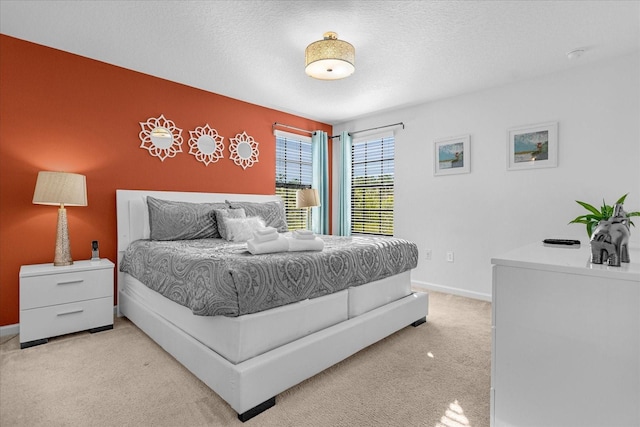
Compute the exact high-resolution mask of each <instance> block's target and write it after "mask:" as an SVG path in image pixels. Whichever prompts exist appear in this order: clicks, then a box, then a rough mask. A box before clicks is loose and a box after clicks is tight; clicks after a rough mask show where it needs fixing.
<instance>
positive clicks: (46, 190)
mask: <svg viewBox="0 0 640 427" xmlns="http://www.w3.org/2000/svg"><path fill="white" fill-rule="evenodd" d="M86 182H87V179H86V177H85V176H84V175H79V174H77V173H66V172H46V171H42V172H38V179H37V180H36V189H35V191H34V192H33V203H34V204H37V205H56V206H59V208H58V226H57V231H56V251H55V256H54V258H53V265H54V266H65V265H71V264H73V259H72V258H71V243H70V241H69V227H68V225H67V210H66V209H65V207H64V206H65V205H67V206H87V184H86Z"/></svg>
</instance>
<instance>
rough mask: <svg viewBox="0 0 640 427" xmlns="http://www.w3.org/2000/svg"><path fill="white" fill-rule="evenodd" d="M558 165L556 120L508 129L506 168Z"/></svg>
mask: <svg viewBox="0 0 640 427" xmlns="http://www.w3.org/2000/svg"><path fill="white" fill-rule="evenodd" d="M557 166H558V122H546V123H538V124H534V125H527V126H519V127H514V128H511V129H509V130H508V134H507V170H522V169H538V168H555V167H557Z"/></svg>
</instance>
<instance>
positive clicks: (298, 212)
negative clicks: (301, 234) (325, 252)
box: [274, 130, 313, 230]
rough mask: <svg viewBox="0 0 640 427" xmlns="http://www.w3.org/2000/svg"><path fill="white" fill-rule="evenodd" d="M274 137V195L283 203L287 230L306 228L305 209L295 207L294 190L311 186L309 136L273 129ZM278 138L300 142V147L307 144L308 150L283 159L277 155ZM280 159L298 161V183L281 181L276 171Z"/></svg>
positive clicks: (310, 147)
mask: <svg viewBox="0 0 640 427" xmlns="http://www.w3.org/2000/svg"><path fill="white" fill-rule="evenodd" d="M274 137H275V145H276V168H275V169H276V170H275V191H276V195H278V196H280V197H281V198H282V201H283V203H284V207H285V213H286V216H287V224H288V227H289V230H295V229H306V228H307V227H308V224H307V220H308V219H307V218H308V215H307V210H306V209H304V208H300V209H299V208H296V207H295V205H296V192H297V191H298V190H299V189H304V188H311V185H312V182H313V158H312V155H313V150H312V146H311V137H310V136H304V135H299V134H295V133H291V132H284V131H280V130H276V131H274ZM280 139H284V140H285V141H286V140H290V141H292V142H295V143H300V144H301V147H302V144H308V151H307V150H305V151H304V152H303V150H300V154H299V157H298V158H297V159H295V160H290V161H287V160H286V157H285V159H283V158H281V157H279V149H278V140H280ZM292 151H293V150H292ZM281 161H285V162H287V163H294V164H295V163H299V168H300V181H301V182H300V183H295V182H282V181H280V180H279V177H278V173H279V172H281V169H280V168H279V166H278V164H279V162H281ZM303 168H305V172H307V169H308V174H305V173H303V172H302V169H303ZM307 177H308V180H309V182H308V184H307V183H306V181H305V178H307ZM294 179H295V178H294ZM302 181H305V182H302Z"/></svg>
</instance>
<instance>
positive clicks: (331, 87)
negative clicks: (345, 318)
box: [0, 0, 640, 124]
mask: <svg viewBox="0 0 640 427" xmlns="http://www.w3.org/2000/svg"><path fill="white" fill-rule="evenodd" d="M326 31H335V32H337V33H338V35H339V38H340V39H343V40H346V41H348V42H350V43H351V44H353V45H354V46H355V48H356V72H355V73H354V74H353V75H352V76H351V77H349V78H347V79H344V80H338V81H319V80H315V79H313V78H311V77H308V76H307V75H306V74H305V73H304V49H305V47H306V46H307V45H308V44H309V43H311V42H313V41H316V40H319V39H321V38H322V34H323V33H324V32H326ZM0 32H2V33H3V34H6V35H9V36H13V37H17V38H20V39H23V40H28V41H32V42H35V43H39V44H42V45H45V46H51V47H54V48H57V49H61V50H64V51H68V52H72V53H75V54H78V55H82V56H86V57H88V58H93V59H97V60H100V61H104V62H107V63H110V64H114V65H118V66H121V67H124V68H128V69H131V70H136V71H140V72H143V73H146V74H150V75H153V76H157V77H161V78H164V79H168V80H172V81H175V82H180V83H183V84H186V85H189V86H193V87H196V88H200V89H204V90H207V91H210V92H215V93H218V94H221V95H225V96H229V97H232V98H236V99H241V100H243V101H247V102H250V103H254V104H258V105H262V106H265V107H269V108H274V109H277V110H280V111H285V112H288V113H292V114H296V115H300V116H303V117H308V118H311V119H314V120H319V121H321V122H325V123H329V124H338V123H341V122H344V121H347V120H350V119H354V118H356V117H360V116H364V115H367V114H370V113H372V112H377V111H383V110H389V109H395V108H398V107H402V106H409V105H415V104H420V103H424V102H428V101H433V100H436V99H440V98H444V97H449V96H454V95H457V94H461V93H465V92H471V91H477V90H481V89H484V88H488V87H493V86H499V85H503V84H506V83H509V82H513V81H517V80H522V79H528V78H531V77H535V76H539V75H544V74H548V73H552V72H556V71H560V70H564V69H567V68H570V67H575V66H579V65H581V64H585V63H588V62H594V61H600V60H604V59H606V58H610V57H614V56H618V55H623V54H627V53H631V52H634V51H638V50H640V2H639V1H257V0H255V1H254V0H252V1H225V0H220V1H168V0H165V1H150V0H149V1H9V0H0ZM576 48H583V49H585V50H586V53H585V54H584V55H583V56H582V57H581V58H579V59H578V60H573V61H570V60H568V59H567V55H566V53H567V52H569V51H571V50H573V49H576Z"/></svg>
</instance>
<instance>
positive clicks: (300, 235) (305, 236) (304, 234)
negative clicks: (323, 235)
mask: <svg viewBox="0 0 640 427" xmlns="http://www.w3.org/2000/svg"><path fill="white" fill-rule="evenodd" d="M291 237H293V238H294V239H301V240H313V239H315V238H316V235H315V234H313V231H309V230H293V231H292V232H291Z"/></svg>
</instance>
